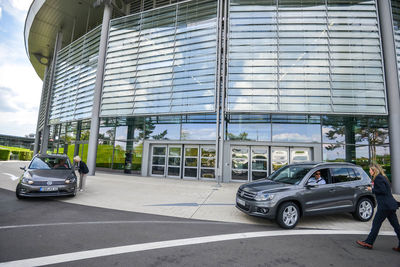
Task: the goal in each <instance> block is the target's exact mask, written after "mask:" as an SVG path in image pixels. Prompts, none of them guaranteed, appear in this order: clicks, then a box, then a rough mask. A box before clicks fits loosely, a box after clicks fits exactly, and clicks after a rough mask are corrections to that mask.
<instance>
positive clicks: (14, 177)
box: [3, 172, 18, 181]
mask: <svg viewBox="0 0 400 267" xmlns="http://www.w3.org/2000/svg"><path fill="white" fill-rule="evenodd" d="M3 174H5V175H8V176H10V178H11V180H13V181H15V180H18V177H17V176H15V175H14V174H11V173H6V172H3Z"/></svg>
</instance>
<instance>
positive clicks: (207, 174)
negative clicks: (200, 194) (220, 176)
mask: <svg viewBox="0 0 400 267" xmlns="http://www.w3.org/2000/svg"><path fill="white" fill-rule="evenodd" d="M200 177H201V178H208V179H214V178H215V171H214V170H213V169H201V171H200Z"/></svg>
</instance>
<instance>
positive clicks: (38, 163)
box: [29, 157, 71, 170]
mask: <svg viewBox="0 0 400 267" xmlns="http://www.w3.org/2000/svg"><path fill="white" fill-rule="evenodd" d="M29 168H30V169H35V170H50V169H71V165H70V163H69V161H68V160H67V159H64V158H51V157H36V158H34V159H33V160H32V163H31V165H30V166H29Z"/></svg>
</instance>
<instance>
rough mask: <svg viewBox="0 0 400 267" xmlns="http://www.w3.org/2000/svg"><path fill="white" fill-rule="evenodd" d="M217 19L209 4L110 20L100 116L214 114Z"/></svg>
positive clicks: (183, 5)
mask: <svg viewBox="0 0 400 267" xmlns="http://www.w3.org/2000/svg"><path fill="white" fill-rule="evenodd" d="M145 2H146V1H145ZM157 3H158V2H157ZM134 5H137V4H133V3H132V6H134ZM156 6H157V7H158V6H160V5H158V4H156ZM149 7H150V8H152V7H153V5H152V4H150V5H149ZM216 17H217V2H216V1H211V0H207V1H191V2H186V3H178V4H176V5H169V6H165V7H161V8H158V9H152V10H149V11H148V12H143V13H138V14H133V15H130V16H125V17H122V18H117V19H113V20H111V23H110V37H109V42H108V53H107V56H106V65H105V77H104V89H103V98H102V99H103V101H102V107H101V114H102V115H119V114H121V112H124V114H127V115H131V114H160V113H178V112H179V113H183V112H193V111H197V112H199V111H213V110H214V91H215V73H216V70H215V69H216V64H215V62H216V55H217V53H216V52H217V51H216V49H217V45H216V43H217V40H216V38H217V19H216ZM163 127H164V129H160V131H159V132H158V133H163V132H164V130H166V128H165V125H164V126H163ZM172 130H173V129H172V128H170V127H169V126H168V134H171V131H172ZM165 139H175V140H177V139H179V136H178V138H177V136H176V132H174V133H173V137H172V136H167V135H166V136H165Z"/></svg>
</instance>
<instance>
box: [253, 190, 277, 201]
mask: <svg viewBox="0 0 400 267" xmlns="http://www.w3.org/2000/svg"><path fill="white" fill-rule="evenodd" d="M274 197H275V194H270V193H262V192H261V193H257V195H256V197H255V198H254V199H255V200H257V201H268V200H272V199H273V198H274Z"/></svg>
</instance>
